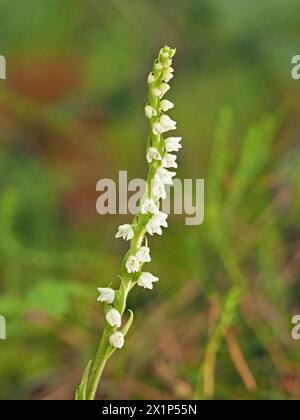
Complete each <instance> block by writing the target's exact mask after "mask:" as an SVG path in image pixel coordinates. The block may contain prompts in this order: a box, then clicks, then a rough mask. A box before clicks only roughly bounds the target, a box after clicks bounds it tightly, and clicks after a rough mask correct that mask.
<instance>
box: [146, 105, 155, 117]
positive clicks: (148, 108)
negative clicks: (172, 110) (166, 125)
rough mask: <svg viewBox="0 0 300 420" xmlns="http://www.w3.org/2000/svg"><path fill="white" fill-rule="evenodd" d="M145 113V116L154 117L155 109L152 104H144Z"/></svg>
mask: <svg viewBox="0 0 300 420" xmlns="http://www.w3.org/2000/svg"><path fill="white" fill-rule="evenodd" d="M145 115H146V117H147V118H152V117H155V116H156V115H157V112H156V111H155V109H154V108H153V106H151V105H146V106H145Z"/></svg>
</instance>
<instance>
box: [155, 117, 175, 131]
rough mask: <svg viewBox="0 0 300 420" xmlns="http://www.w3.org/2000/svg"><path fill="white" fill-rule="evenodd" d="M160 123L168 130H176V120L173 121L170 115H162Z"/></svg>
mask: <svg viewBox="0 0 300 420" xmlns="http://www.w3.org/2000/svg"><path fill="white" fill-rule="evenodd" d="M159 123H160V124H161V125H162V126H163V127H164V128H165V129H166V131H168V130H176V121H173V120H172V119H171V118H170V117H169V116H168V115H162V116H161V117H160V119H159Z"/></svg>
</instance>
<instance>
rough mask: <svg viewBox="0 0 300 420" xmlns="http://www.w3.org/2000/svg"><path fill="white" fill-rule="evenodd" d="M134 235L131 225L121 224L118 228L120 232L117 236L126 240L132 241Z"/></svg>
mask: <svg viewBox="0 0 300 420" xmlns="http://www.w3.org/2000/svg"><path fill="white" fill-rule="evenodd" d="M133 237H134V230H133V227H132V226H131V225H128V224H126V225H121V226H119V228H118V232H117V234H116V236H115V238H123V239H125V241H130V240H131V239H132V238H133Z"/></svg>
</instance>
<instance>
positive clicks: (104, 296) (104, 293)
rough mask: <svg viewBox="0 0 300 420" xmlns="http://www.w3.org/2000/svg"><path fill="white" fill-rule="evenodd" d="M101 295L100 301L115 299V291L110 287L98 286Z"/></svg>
mask: <svg viewBox="0 0 300 420" xmlns="http://www.w3.org/2000/svg"><path fill="white" fill-rule="evenodd" d="M98 291H99V292H100V296H99V297H98V299H97V300H98V302H106V303H109V304H111V303H113V301H114V300H115V291H114V290H113V289H111V288H110V287H98Z"/></svg>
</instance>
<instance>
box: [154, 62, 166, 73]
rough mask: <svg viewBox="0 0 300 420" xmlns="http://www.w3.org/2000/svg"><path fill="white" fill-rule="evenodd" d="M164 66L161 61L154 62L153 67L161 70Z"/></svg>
mask: <svg viewBox="0 0 300 420" xmlns="http://www.w3.org/2000/svg"><path fill="white" fill-rule="evenodd" d="M163 68H164V66H163V65H162V64H161V63H156V64H154V69H155V70H157V71H161V70H163Z"/></svg>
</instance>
